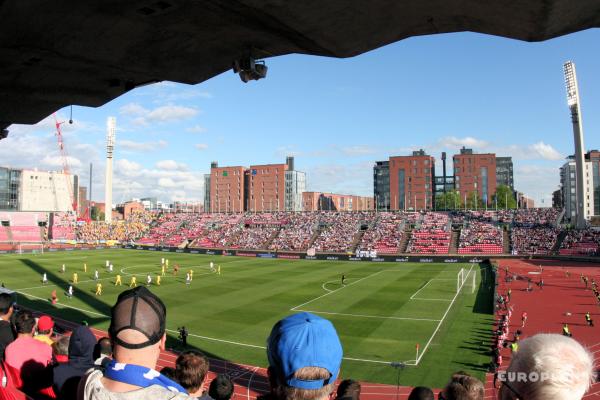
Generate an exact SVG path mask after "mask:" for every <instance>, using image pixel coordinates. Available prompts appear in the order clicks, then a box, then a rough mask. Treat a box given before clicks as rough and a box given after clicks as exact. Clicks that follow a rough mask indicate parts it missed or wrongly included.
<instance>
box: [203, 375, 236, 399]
mask: <svg viewBox="0 0 600 400" xmlns="http://www.w3.org/2000/svg"><path fill="white" fill-rule="evenodd" d="M208 395H209V396H210V397H211V398H213V399H214V400H229V399H230V398H231V396H232V395H233V382H232V381H231V378H230V377H229V376H228V375H225V374H219V375H217V376H216V378H215V379H213V380H212V382H211V383H210V386H209V387H208Z"/></svg>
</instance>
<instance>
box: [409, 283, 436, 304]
mask: <svg viewBox="0 0 600 400" xmlns="http://www.w3.org/2000/svg"><path fill="white" fill-rule="evenodd" d="M430 283H431V279H430V280H428V281H427V282H425V284H424V285H423V286H421V288H420V289H419V290H417V291H416V292H414V293H413V295H412V296H410V300H413V299H414V298H415V296H416V295H417V293H419V292H420V291H421V290H423V289H425V287H426V286H427V285H429V284H430Z"/></svg>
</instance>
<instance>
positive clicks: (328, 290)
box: [321, 281, 346, 292]
mask: <svg viewBox="0 0 600 400" xmlns="http://www.w3.org/2000/svg"><path fill="white" fill-rule="evenodd" d="M332 282H337V281H327V282H325V283H323V284H322V285H321V287H322V288H323V290H325V291H327V292H333V290H331V289H327V288H326V286H327V284H328V283H332ZM343 286H346V285H343Z"/></svg>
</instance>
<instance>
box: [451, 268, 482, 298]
mask: <svg viewBox="0 0 600 400" xmlns="http://www.w3.org/2000/svg"><path fill="white" fill-rule="evenodd" d="M468 282H470V283H471V284H470V285H469V286H471V293H473V292H474V291H475V287H476V284H477V272H476V270H475V268H474V265H473V266H471V269H470V270H466V269H464V268H461V269H460V271H458V274H457V275H456V293H458V292H460V290H461V289H462V287H463V286H464V285H465V283H467V284H468Z"/></svg>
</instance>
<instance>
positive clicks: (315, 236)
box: [306, 228, 321, 249]
mask: <svg viewBox="0 0 600 400" xmlns="http://www.w3.org/2000/svg"><path fill="white" fill-rule="evenodd" d="M320 234H321V228H317V229H315V231H314V232H313V234H312V236H311V237H310V240H309V241H308V246H307V247H306V248H307V249H310V248H311V247H313V244H315V240H317V238H318V237H319V235H320Z"/></svg>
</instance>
